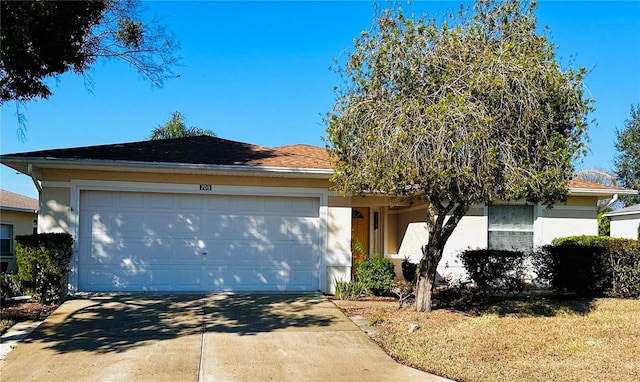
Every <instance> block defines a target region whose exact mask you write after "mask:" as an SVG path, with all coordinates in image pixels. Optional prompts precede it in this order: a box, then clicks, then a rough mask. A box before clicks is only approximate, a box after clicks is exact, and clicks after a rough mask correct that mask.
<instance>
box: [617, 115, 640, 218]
mask: <svg viewBox="0 0 640 382" xmlns="http://www.w3.org/2000/svg"><path fill="white" fill-rule="evenodd" d="M616 135H617V140H616V149H618V155H617V156H616V158H615V167H616V170H615V173H616V177H617V178H618V181H619V184H620V185H621V186H623V187H627V188H633V189H635V190H638V191H640V104H639V105H638V106H636V107H633V105H632V106H631V118H629V119H627V120H626V121H625V127H624V129H622V130H620V131H617V132H616ZM622 200H623V202H624V203H625V205H627V206H630V205H633V204H637V203H640V195H630V196H625V197H623V198H622Z"/></svg>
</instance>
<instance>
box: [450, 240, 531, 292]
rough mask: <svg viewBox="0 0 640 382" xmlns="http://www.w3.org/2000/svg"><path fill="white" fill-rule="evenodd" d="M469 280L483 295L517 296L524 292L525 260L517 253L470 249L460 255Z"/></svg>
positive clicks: (521, 254) (524, 257)
mask: <svg viewBox="0 0 640 382" xmlns="http://www.w3.org/2000/svg"><path fill="white" fill-rule="evenodd" d="M460 259H461V260H462V264H463V265H464V268H465V270H466V271H467V274H468V275H469V278H471V280H473V282H474V283H475V284H476V287H477V288H478V289H479V290H480V291H481V292H482V294H483V295H485V296H488V295H496V294H498V293H506V294H509V293H513V294H514V295H517V294H519V293H520V292H522V291H523V290H524V285H525V283H524V277H525V260H526V259H527V255H525V254H524V253H523V252H518V251H507V250H497V249H471V250H466V251H464V252H462V253H461V254H460Z"/></svg>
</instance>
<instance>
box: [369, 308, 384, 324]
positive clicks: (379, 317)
mask: <svg viewBox="0 0 640 382" xmlns="http://www.w3.org/2000/svg"><path fill="white" fill-rule="evenodd" d="M384 314H385V312H384V311H382V312H379V313H377V314H376V315H375V316H373V317H371V318H370V319H369V325H371V326H376V325H380V324H381V323H383V322H384Z"/></svg>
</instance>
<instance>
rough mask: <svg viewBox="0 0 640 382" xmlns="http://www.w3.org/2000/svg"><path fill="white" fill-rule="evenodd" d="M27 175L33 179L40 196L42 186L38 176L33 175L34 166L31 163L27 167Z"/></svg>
mask: <svg viewBox="0 0 640 382" xmlns="http://www.w3.org/2000/svg"><path fill="white" fill-rule="evenodd" d="M27 173H28V174H29V176H30V177H31V180H32V181H33V184H34V185H35V186H36V189H37V190H38V195H39V194H40V193H41V192H42V186H41V185H40V182H39V181H38V179H37V178H36V175H35V174H34V173H33V165H32V164H31V163H29V165H28V166H27Z"/></svg>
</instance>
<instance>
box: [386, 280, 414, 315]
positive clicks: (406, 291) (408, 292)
mask: <svg viewBox="0 0 640 382" xmlns="http://www.w3.org/2000/svg"><path fill="white" fill-rule="evenodd" d="M413 285H414V283H413V282H410V281H407V280H394V281H393V282H392V283H391V293H393V294H395V295H396V296H398V309H402V306H403V305H404V304H407V305H408V304H409V300H410V299H411V298H412V297H413V296H414V294H413Z"/></svg>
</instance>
